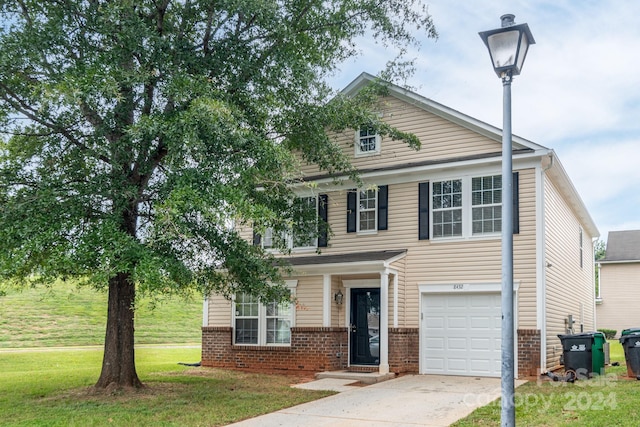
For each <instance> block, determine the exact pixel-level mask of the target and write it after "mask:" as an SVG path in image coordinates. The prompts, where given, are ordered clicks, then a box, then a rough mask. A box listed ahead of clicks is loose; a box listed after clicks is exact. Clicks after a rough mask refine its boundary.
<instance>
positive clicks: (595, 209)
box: [330, 0, 640, 241]
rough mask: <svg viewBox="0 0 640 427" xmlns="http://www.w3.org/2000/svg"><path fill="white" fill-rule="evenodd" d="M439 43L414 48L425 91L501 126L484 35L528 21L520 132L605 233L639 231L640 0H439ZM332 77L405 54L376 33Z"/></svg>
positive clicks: (515, 112) (418, 86) (517, 83)
mask: <svg viewBox="0 0 640 427" xmlns="http://www.w3.org/2000/svg"><path fill="white" fill-rule="evenodd" d="M427 4H428V5H429V12H430V14H431V15H432V17H433V21H434V24H435V26H436V29H437V31H438V33H439V37H438V39H437V40H433V39H428V38H426V36H424V37H423V36H419V39H420V42H421V46H420V48H419V49H410V51H409V53H408V55H407V58H408V59H413V60H415V64H416V71H415V73H414V74H413V76H412V77H410V78H409V79H408V80H407V82H406V83H407V84H408V85H410V86H411V87H412V88H413V90H414V91H415V92H417V93H418V94H420V95H422V96H425V97H427V98H430V99H432V100H434V101H436V102H439V103H441V104H444V105H446V106H447V107H450V108H453V109H455V110H458V111H460V112H461V113H464V114H466V115H469V116H471V117H473V118H476V119H478V120H481V121H484V122H486V123H489V124H491V125H493V126H496V127H499V128H501V127H502V83H501V81H500V79H499V78H498V77H497V75H496V74H495V72H494V71H493V67H492V65H491V61H490V59H489V53H488V50H487V48H486V47H485V45H484V43H483V42H482V40H481V39H480V37H479V36H478V32H480V31H486V30H491V29H495V28H499V27H500V16H502V15H504V14H506V13H511V14H513V15H515V22H516V24H524V23H527V24H528V25H529V28H530V29H531V32H532V34H533V37H534V39H535V41H536V44H534V45H532V46H531V47H530V49H529V52H528V54H527V57H526V60H525V63H524V66H523V69H522V73H521V74H520V75H519V76H517V77H515V78H514V81H513V84H512V129H513V133H514V134H515V135H518V136H520V137H522V138H525V139H528V140H530V141H533V142H535V143H537V144H540V145H542V146H544V147H547V148H551V149H553V150H554V151H555V152H556V154H557V156H558V158H559V160H560V162H561V163H562V165H563V166H564V168H565V170H566V171H567V173H568V175H569V177H570V179H571V181H572V182H573V185H574V186H575V188H576V189H577V190H578V193H579V194H580V197H581V198H582V200H583V201H584V203H585V205H586V207H587V209H588V211H589V213H590V214H591V217H592V218H593V220H594V222H595V224H596V226H597V227H598V230H599V231H600V239H602V240H605V241H606V239H607V235H608V233H609V231H620V230H638V229H640V1H631V0H628V1H627V0H601V1H595V0H580V1H578V0H574V1H571V0H535V1H533V0H530V1H525V0H515V1H514V0H511V1H506V0H473V1H465V0H431V1H427ZM358 45H359V48H360V50H361V55H360V57H359V58H357V59H356V60H349V61H347V62H345V63H343V64H341V65H340V67H339V71H338V72H337V73H336V74H335V76H334V77H333V78H332V80H331V81H330V83H331V85H332V86H333V87H334V88H335V89H342V88H344V87H346V86H347V85H348V84H349V83H350V82H351V81H352V80H354V79H355V78H356V77H357V76H358V75H359V74H360V73H362V72H365V71H366V72H368V73H370V74H374V75H376V74H378V73H379V72H380V71H381V70H383V69H384V66H385V64H386V62H387V61H389V60H391V59H393V58H394V57H395V56H396V54H397V52H396V51H394V50H392V49H385V48H384V47H382V46H379V45H376V44H375V43H374V42H373V40H372V39H370V38H362V39H361V40H360V41H359V43H358Z"/></svg>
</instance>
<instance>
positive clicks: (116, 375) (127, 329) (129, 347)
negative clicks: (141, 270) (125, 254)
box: [95, 273, 142, 388]
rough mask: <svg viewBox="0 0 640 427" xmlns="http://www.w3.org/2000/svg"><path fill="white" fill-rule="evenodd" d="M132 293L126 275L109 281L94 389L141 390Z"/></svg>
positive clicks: (133, 295)
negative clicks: (102, 354)
mask: <svg viewBox="0 0 640 427" xmlns="http://www.w3.org/2000/svg"><path fill="white" fill-rule="evenodd" d="M135 292H136V291H135V284H133V283H131V277H130V275H129V274H128V273H119V274H117V275H116V276H115V277H113V278H112V279H111V280H110V281H109V302H108V309H107V332H106V336H105V341H104V357H103V359H102V372H101V373H100V378H99V379H98V382H97V383H96V385H95V387H96V388H107V387H116V388H122V387H136V388H138V387H142V382H140V379H139V378H138V374H137V373H136V362H135V356H134V341H133V338H134V325H133V322H134V305H133V304H134V300H135Z"/></svg>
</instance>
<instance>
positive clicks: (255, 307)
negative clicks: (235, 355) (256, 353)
mask: <svg viewBox="0 0 640 427" xmlns="http://www.w3.org/2000/svg"><path fill="white" fill-rule="evenodd" d="M293 313H294V306H293V304H292V303H289V302H286V303H279V304H278V303H275V302H272V303H268V304H260V302H259V301H258V299H257V298H256V297H254V296H252V295H250V294H245V293H242V294H238V295H236V299H235V343H236V344H248V345H286V344H290V343H291V326H292V323H293Z"/></svg>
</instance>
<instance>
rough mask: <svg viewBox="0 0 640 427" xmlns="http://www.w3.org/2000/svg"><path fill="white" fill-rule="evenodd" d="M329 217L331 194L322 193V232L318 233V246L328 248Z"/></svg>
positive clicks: (319, 206)
mask: <svg viewBox="0 0 640 427" xmlns="http://www.w3.org/2000/svg"><path fill="white" fill-rule="evenodd" d="M328 217H329V196H327V195H326V194H320V195H319V196H318V219H319V221H318V227H320V232H319V234H318V247H319V248H326V247H327V243H328V241H329V233H328V231H329V230H328V228H329V224H328V222H327V221H328Z"/></svg>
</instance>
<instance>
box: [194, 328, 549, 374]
mask: <svg viewBox="0 0 640 427" xmlns="http://www.w3.org/2000/svg"><path fill="white" fill-rule="evenodd" d="M517 333H518V373H519V376H520V377H528V376H536V375H538V370H539V366H540V331H539V330H537V329H519V330H518V331H517ZM232 334H233V329H232V328H231V327H212V326H205V327H203V328H202V365H203V366H211V367H217V368H230V369H244V370H251V371H287V372H321V371H336V370H341V369H347V365H348V356H349V349H348V330H347V328H322V327H318V328H291V345H290V346H282V347H278V346H268V347H267V346H242V345H233V344H232V342H233V340H232V336H233V335H232ZM419 357H420V340H419V329H418V328H390V329H389V370H390V371H391V372H394V373H396V374H402V373H414V374H415V373H418V372H419V365H420V361H419ZM365 368H369V367H365ZM372 369H373V370H375V368H374V367H371V368H370V369H365V370H367V371H369V370H372Z"/></svg>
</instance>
